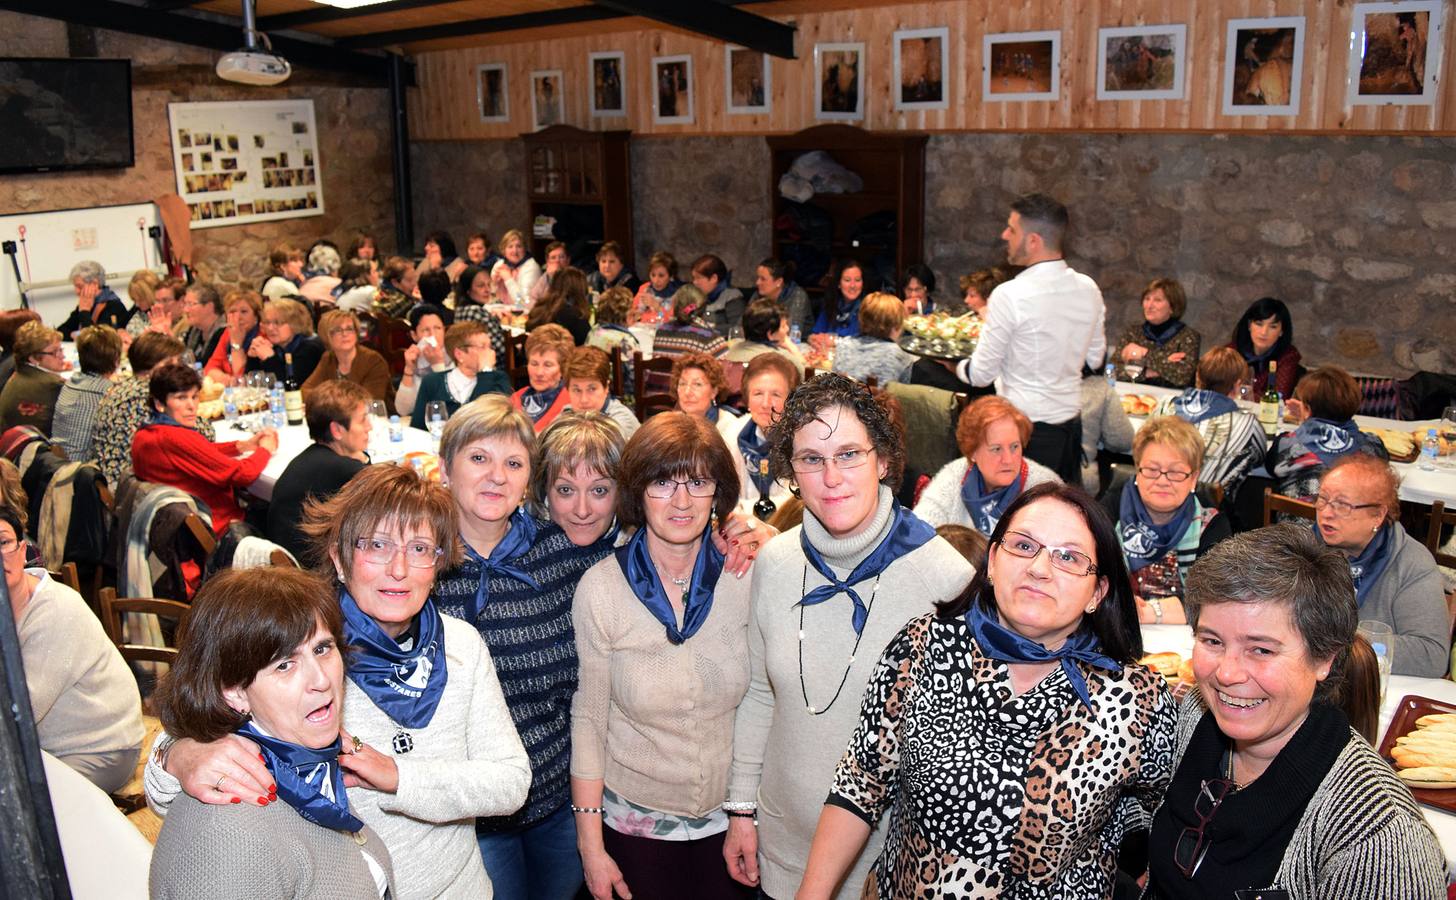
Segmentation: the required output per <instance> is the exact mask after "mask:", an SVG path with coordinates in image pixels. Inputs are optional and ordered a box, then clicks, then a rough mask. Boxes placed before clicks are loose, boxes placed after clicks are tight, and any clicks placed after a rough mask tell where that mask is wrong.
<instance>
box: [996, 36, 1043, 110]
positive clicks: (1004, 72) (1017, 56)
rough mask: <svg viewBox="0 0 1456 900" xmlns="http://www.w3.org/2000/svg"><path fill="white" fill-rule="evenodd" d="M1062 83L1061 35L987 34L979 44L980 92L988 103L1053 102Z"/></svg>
mask: <svg viewBox="0 0 1456 900" xmlns="http://www.w3.org/2000/svg"><path fill="white" fill-rule="evenodd" d="M1061 79H1062V33H1061V32H1060V31H1020V32H1008V33H1005V34H988V35H986V36H985V37H984V38H983V39H982V43H981V91H982V93H983V94H984V95H985V99H986V100H987V101H989V102H1000V101H1003V100H1055V99H1057V97H1058V96H1059V91H1060V83H1061Z"/></svg>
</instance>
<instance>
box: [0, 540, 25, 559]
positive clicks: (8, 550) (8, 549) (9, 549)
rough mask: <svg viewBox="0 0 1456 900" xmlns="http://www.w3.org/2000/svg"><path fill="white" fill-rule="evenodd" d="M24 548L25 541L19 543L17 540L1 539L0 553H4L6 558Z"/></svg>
mask: <svg viewBox="0 0 1456 900" xmlns="http://www.w3.org/2000/svg"><path fill="white" fill-rule="evenodd" d="M24 546H25V542H24V541H19V540H16V539H15V538H0V553H3V554H4V555H6V556H9V555H10V554H12V553H14V552H15V551H16V550H19V549H20V548H21V547H24Z"/></svg>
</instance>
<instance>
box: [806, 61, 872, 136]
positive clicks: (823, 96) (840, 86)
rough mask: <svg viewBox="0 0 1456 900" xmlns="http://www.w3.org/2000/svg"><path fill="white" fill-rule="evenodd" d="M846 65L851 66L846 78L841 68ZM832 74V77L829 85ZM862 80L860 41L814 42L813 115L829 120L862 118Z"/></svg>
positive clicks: (839, 120)
mask: <svg viewBox="0 0 1456 900" xmlns="http://www.w3.org/2000/svg"><path fill="white" fill-rule="evenodd" d="M847 65H852V66H853V67H854V71H853V73H852V74H851V77H850V78H849V79H848V80H846V79H845V77H844V75H845V71H844V69H843V68H842V67H844V66H847ZM831 69H832V74H831ZM831 77H833V79H834V81H833V83H832V84H831V83H830V78H831ZM864 82H865V45H864V42H863V41H860V42H852V43H829V44H815V45H814V118H816V119H824V120H826V121H831V122H859V121H862V120H863V119H864V117H865V91H864Z"/></svg>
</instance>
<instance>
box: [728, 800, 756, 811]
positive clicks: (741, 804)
mask: <svg viewBox="0 0 1456 900" xmlns="http://www.w3.org/2000/svg"><path fill="white" fill-rule="evenodd" d="M723 811H724V812H758V803H757V802H756V801H753V800H725V801H723Z"/></svg>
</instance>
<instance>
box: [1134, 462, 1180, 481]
mask: <svg viewBox="0 0 1456 900" xmlns="http://www.w3.org/2000/svg"><path fill="white" fill-rule="evenodd" d="M1137 473H1138V477H1140V478H1146V479H1147V480H1148V481H1157V480H1158V479H1159V478H1166V479H1168V483H1169V484H1182V483H1183V482H1185V481H1187V480H1188V479H1189V478H1191V477H1192V476H1193V473H1192V472H1164V471H1163V470H1162V469H1154V468H1153V467H1152V466H1138V470H1137Z"/></svg>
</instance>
